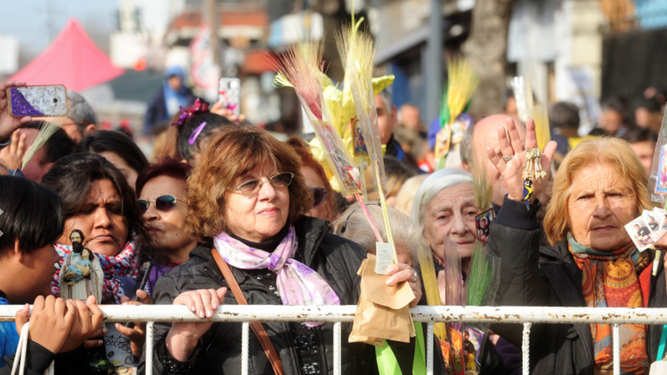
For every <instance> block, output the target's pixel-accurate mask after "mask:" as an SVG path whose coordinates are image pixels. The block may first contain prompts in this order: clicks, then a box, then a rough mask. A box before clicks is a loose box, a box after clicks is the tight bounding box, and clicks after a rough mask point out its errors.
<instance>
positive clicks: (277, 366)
mask: <svg viewBox="0 0 667 375" xmlns="http://www.w3.org/2000/svg"><path fill="white" fill-rule="evenodd" d="M211 253H212V254H213V259H215V262H216V263H217V264H218V267H219V268H220V271H222V276H223V277H224V278H225V280H227V285H229V287H230V288H231V289H232V293H233V294H234V297H235V298H236V301H237V302H238V303H239V305H247V304H248V301H247V300H246V299H245V296H244V295H243V292H242V291H241V287H240V286H239V283H237V282H236V278H235V277H234V274H232V270H231V269H230V268H229V265H228V264H227V262H225V260H224V259H222V257H221V256H220V254H219V253H218V251H217V250H216V249H215V248H213V249H212V250H211ZM250 328H252V330H253V332H255V335H256V336H257V339H259V343H260V344H262V348H263V349H264V353H266V356H267V357H268V358H269V361H271V366H273V372H275V373H276V375H284V374H285V373H284V372H283V365H282V363H281V362H280V357H279V356H278V352H277V351H276V348H274V347H273V343H272V342H271V339H269V335H268V334H267V333H266V330H265V329H264V327H263V326H262V323H261V322H250Z"/></svg>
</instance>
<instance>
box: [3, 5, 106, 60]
mask: <svg viewBox="0 0 667 375" xmlns="http://www.w3.org/2000/svg"><path fill="white" fill-rule="evenodd" d="M2 3H3V5H2V15H3V17H2V22H0V35H7V36H14V37H17V38H18V39H19V43H20V45H21V46H22V47H24V48H25V47H27V48H28V49H29V50H30V51H31V52H32V53H40V52H42V51H43V50H44V49H45V48H46V47H47V45H48V42H49V38H50V40H53V38H55V37H56V36H57V35H58V33H59V32H60V31H61V30H62V28H63V27H64V26H65V23H66V22H67V20H68V19H69V18H71V17H76V18H78V19H79V21H80V22H81V23H82V24H83V26H84V27H85V28H86V31H88V32H89V33H90V34H91V37H93V39H95V36H96V35H103V34H105V33H108V32H109V31H110V30H112V29H114V28H115V25H116V10H117V9H118V0H15V1H9V0H3V1H2ZM47 9H48V10H50V13H51V15H52V20H53V22H52V24H53V27H52V29H53V34H54V35H52V36H49V32H48V30H49V28H48V22H47V20H48V18H47V13H49V12H48V11H47ZM0 53H2V52H1V51H0Z"/></svg>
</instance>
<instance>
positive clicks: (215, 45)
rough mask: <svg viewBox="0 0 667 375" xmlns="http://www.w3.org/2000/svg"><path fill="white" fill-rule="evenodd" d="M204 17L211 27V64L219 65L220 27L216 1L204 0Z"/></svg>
mask: <svg viewBox="0 0 667 375" xmlns="http://www.w3.org/2000/svg"><path fill="white" fill-rule="evenodd" d="M206 16H207V18H208V25H209V26H210V27H211V36H210V38H211V39H210V41H209V42H210V43H209V44H210V46H211V53H212V54H213V63H214V64H215V65H217V66H221V65H220V41H219V40H218V28H219V27H220V23H219V22H220V14H219V13H218V6H217V4H216V0H206Z"/></svg>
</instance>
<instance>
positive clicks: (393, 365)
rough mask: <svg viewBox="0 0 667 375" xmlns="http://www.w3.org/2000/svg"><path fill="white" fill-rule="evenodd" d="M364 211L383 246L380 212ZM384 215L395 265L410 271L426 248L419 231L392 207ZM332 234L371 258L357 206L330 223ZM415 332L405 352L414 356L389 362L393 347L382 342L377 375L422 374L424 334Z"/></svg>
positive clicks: (367, 229) (371, 239)
mask: <svg viewBox="0 0 667 375" xmlns="http://www.w3.org/2000/svg"><path fill="white" fill-rule="evenodd" d="M367 208H368V212H369V213H370V215H371V218H372V219H373V223H375V225H376V226H377V230H378V233H379V234H380V236H381V237H382V239H383V240H384V241H385V242H386V241H387V230H386V226H385V224H384V218H383V216H382V208H381V207H380V206H379V205H377V204H369V205H368V206H367ZM387 213H388V214H389V223H390V225H391V233H392V235H393V238H394V243H395V245H396V257H397V258H398V261H399V262H400V263H404V264H407V265H409V266H410V267H416V265H417V264H418V263H419V248H420V247H422V246H424V247H425V246H427V245H426V243H424V239H423V237H422V235H421V230H420V228H419V227H418V226H417V225H416V224H415V223H413V222H412V220H410V217H409V216H407V215H405V214H403V213H402V212H400V211H399V210H397V209H395V208H394V207H388V209H387ZM334 234H336V235H339V236H341V237H343V238H348V239H350V240H352V241H354V242H356V243H358V244H359V245H361V246H362V247H363V248H364V249H365V250H366V251H367V252H368V253H370V254H375V251H376V249H375V246H376V243H377V240H376V239H375V235H374V234H373V230H372V229H371V226H370V224H369V223H368V220H367V219H366V216H365V215H364V214H363V212H362V210H361V208H360V207H359V204H354V205H352V206H350V207H349V208H348V209H347V210H345V212H343V214H342V215H341V216H340V217H339V218H338V219H337V220H336V222H335V223H334ZM415 331H416V332H417V336H416V337H415V338H414V339H413V340H411V342H410V346H409V348H410V349H409V350H405V351H406V352H408V353H414V355H409V356H394V357H393V358H395V359H393V358H392V357H391V356H390V355H389V353H393V351H394V350H396V349H397V348H396V343H393V342H387V341H386V340H385V341H384V342H383V346H382V347H379V348H378V349H377V350H376V352H377V354H378V361H377V363H378V369H379V372H380V375H383V374H395V373H402V374H412V373H414V374H425V373H426V366H425V364H426V362H425V358H424V357H423V356H422V355H421V354H420V353H421V351H422V350H424V349H425V348H423V347H421V345H422V344H423V342H424V331H423V327H422V324H421V323H415ZM400 345H405V344H400ZM392 355H393V354H392ZM387 358H392V360H387ZM435 358H436V359H437V358H442V356H438V355H436V357H435ZM434 363H435V364H436V366H437V367H438V368H439V367H442V365H443V363H441V362H440V360H436V361H435V362H434ZM397 370H400V372H397ZM436 373H439V370H437V369H436Z"/></svg>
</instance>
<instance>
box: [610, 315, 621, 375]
mask: <svg viewBox="0 0 667 375" xmlns="http://www.w3.org/2000/svg"><path fill="white" fill-rule="evenodd" d="M611 341H612V345H613V349H614V354H613V355H614V375H621V326H620V325H618V324H614V325H613V326H611Z"/></svg>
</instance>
